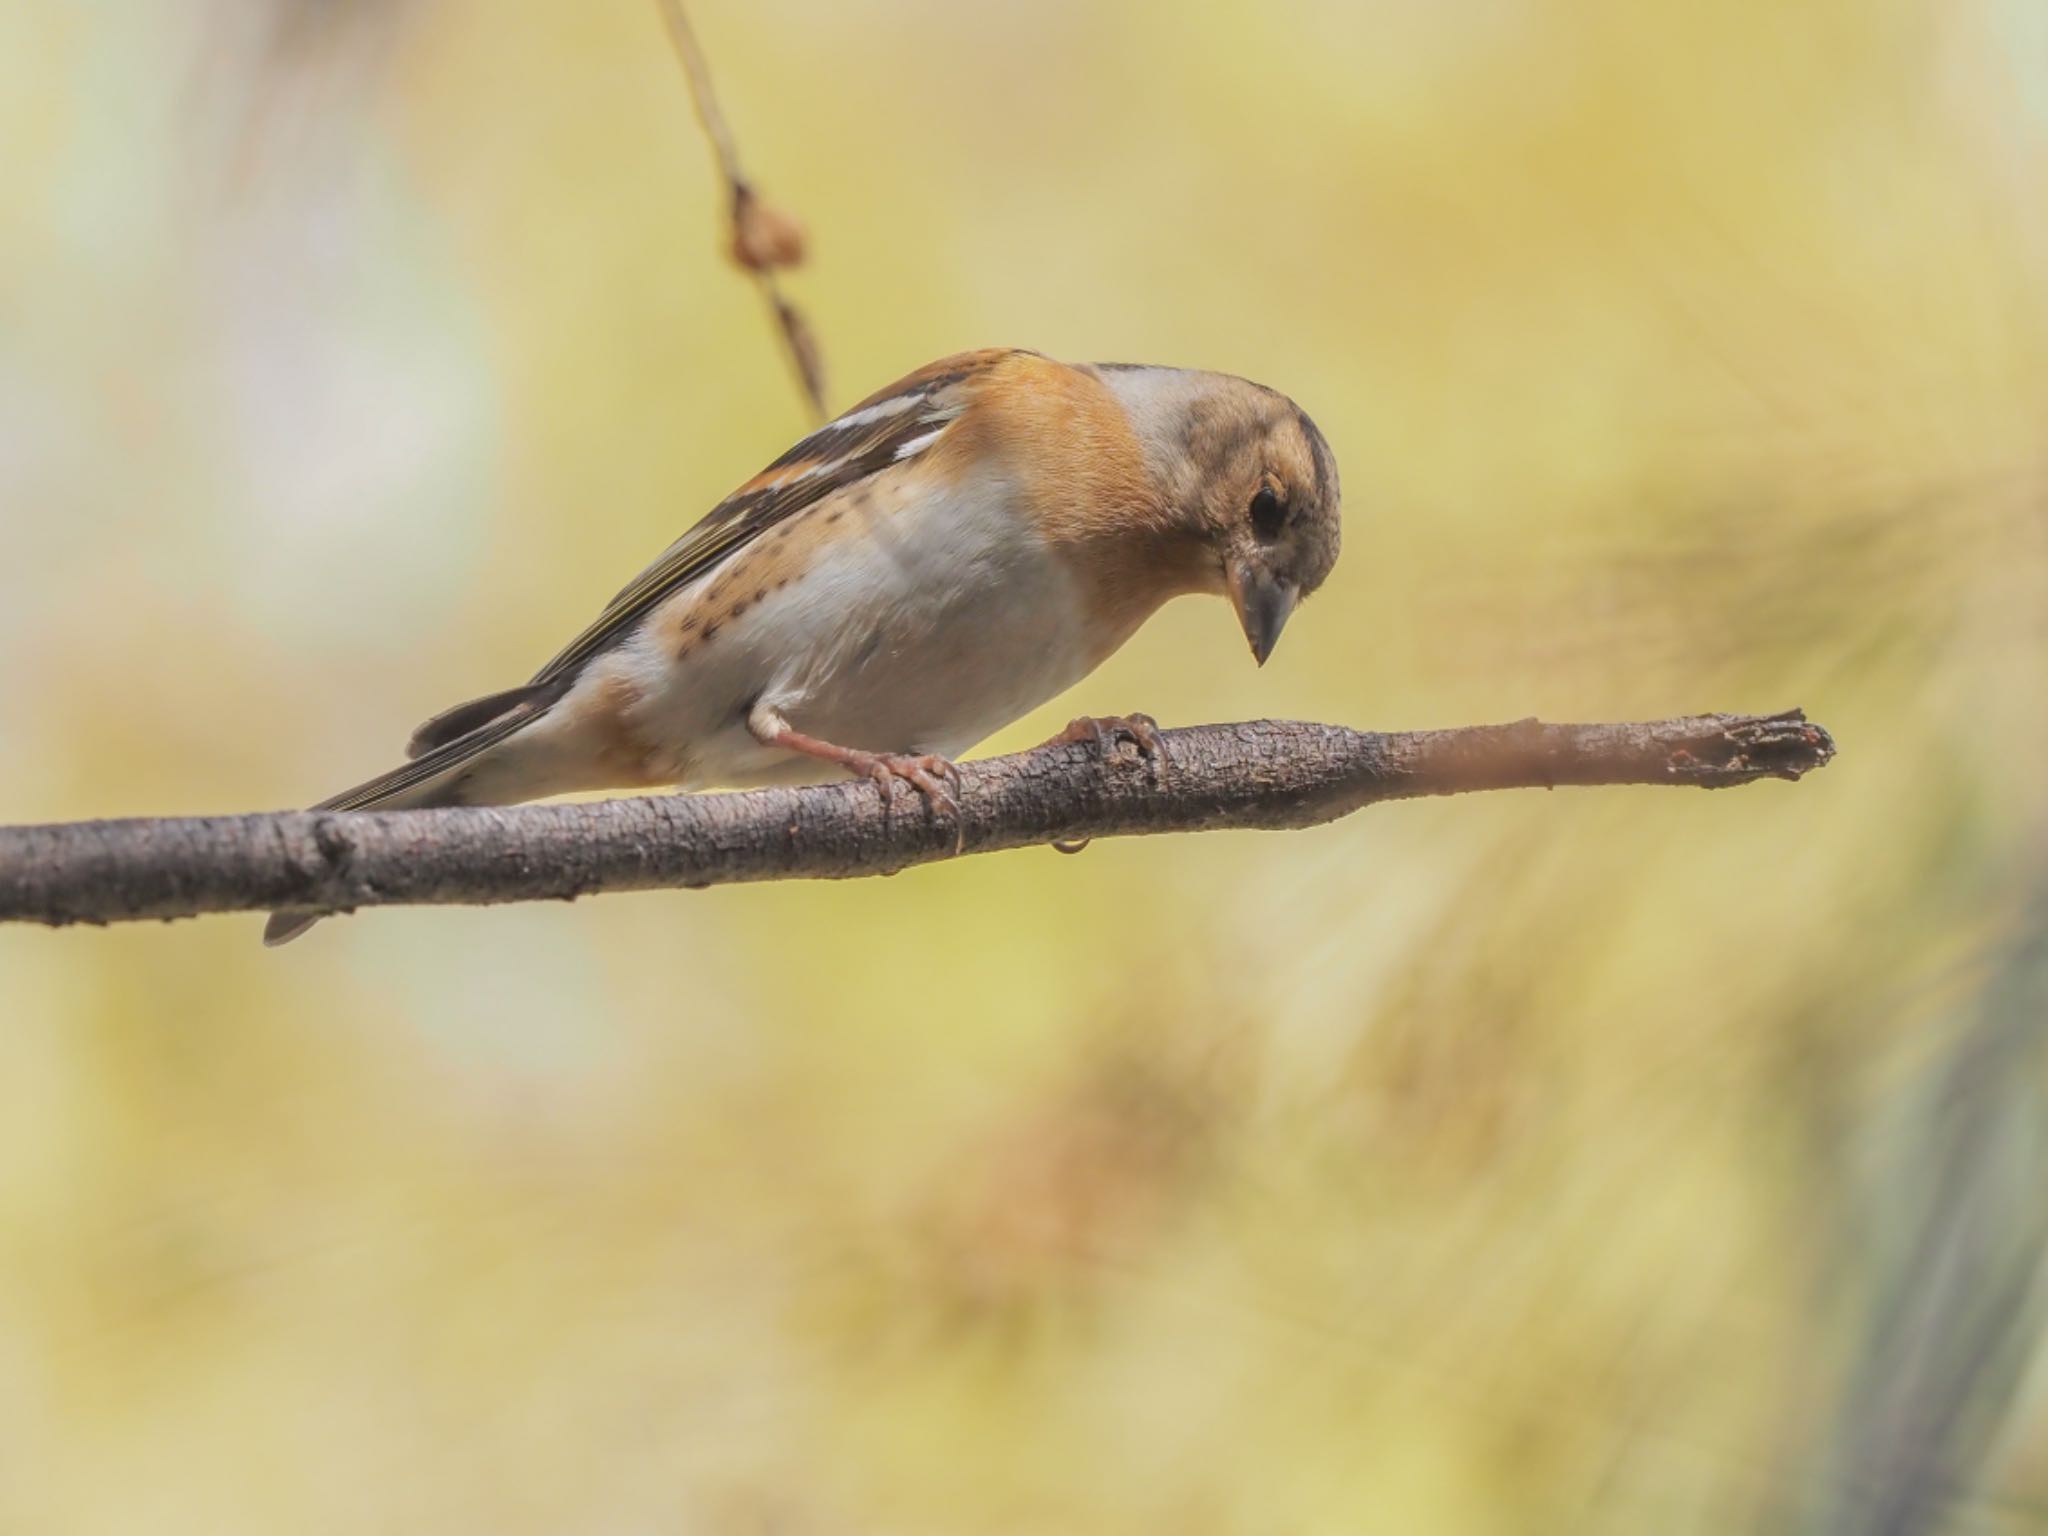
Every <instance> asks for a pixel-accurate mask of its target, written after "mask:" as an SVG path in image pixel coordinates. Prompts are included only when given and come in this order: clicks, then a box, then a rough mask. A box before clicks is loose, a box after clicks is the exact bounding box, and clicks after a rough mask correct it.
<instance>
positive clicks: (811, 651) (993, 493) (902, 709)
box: [619, 484, 1100, 787]
mask: <svg viewBox="0 0 2048 1536" xmlns="http://www.w3.org/2000/svg"><path fill="white" fill-rule="evenodd" d="M1010 494H1011V493H1010V491H1009V488H1008V487H1007V486H1004V485H1001V484H993V485H988V486H984V487H982V488H981V489H980V490H979V491H978V492H977V493H975V494H972V495H960V494H956V495H953V496H950V497H948V496H933V495H930V494H927V495H926V496H924V497H923V498H921V499H919V500H918V501H917V502H916V503H915V504H913V505H910V506H906V507H903V508H901V509H897V510H893V511H889V512H886V513H879V514H877V515H875V516H873V517H871V518H870V519H868V520H867V522H866V523H865V525H864V526H862V527H860V528H859V529H858V530H857V531H854V532H851V533H850V534H849V535H848V536H846V537H843V538H839V539H836V540H834V541H832V542H831V543H830V544H828V545H827V546H825V548H824V550H823V551H822V552H821V553H820V554H819V555H818V556H817V557H816V559H815V560H814V561H813V563H812V564H811V566H810V568H809V569H808V570H806V571H805V572H804V574H803V575H802V577H801V579H798V580H794V581H792V582H791V584H790V585H789V586H788V587H787V588H785V589H784V590H782V591H779V592H771V593H770V594H769V595H768V596H767V597H766V598H764V599H762V600H761V601H760V602H759V603H758V604H756V605H755V606H754V607H753V608H751V609H750V610H749V611H748V612H747V613H746V614H745V616H744V619H743V621H742V622H740V623H736V624H734V625H731V626H729V628H728V629H727V630H726V631H724V632H721V633H720V634H719V636H718V637H717V638H716V640H715V641H713V642H712V643H710V644H708V645H706V646H704V647H703V648H702V649H701V651H699V652H698V653H696V654H694V655H692V656H691V657H690V658H689V660H688V661H687V662H685V663H684V664H682V665H678V664H676V663H675V662H674V661H673V660H671V659H669V658H667V657H664V656H660V655H656V654H651V653H646V654H641V653H636V651H635V647H638V646H643V645H645V644H647V643H648V642H647V639H646V637H642V638H640V639H636V640H635V641H633V642H629V644H628V646H627V647H626V648H625V651H624V653H623V654H622V655H621V656H620V658H619V660H620V662H621V663H623V664H625V665H626V666H627V667H628V668H629V669H630V671H631V674H632V676H633V678H634V681H635V682H636V683H637V684H638V685H639V686H640V688H641V689H642V691H643V697H644V699H645V702H644V704H643V705H642V706H641V707H640V708H639V709H637V710H635V711H634V714H635V717H636V724H637V725H638V726H639V727H640V728H641V729H642V730H645V731H648V732H649V733H650V734H656V735H658V736H659V737H660V738H662V739H663V740H664V741H672V742H673V743H674V746H675V748H676V753H677V760H678V761H679V763H681V764H684V765H686V767H685V771H684V781H685V782H686V783H688V784H689V785H690V786H692V787H697V786H703V785H715V784H731V785H745V784H763V783H788V782H797V781H802V780H812V779H821V778H830V777H834V776H835V770H833V769H831V768H830V767H829V766H828V765H824V764H820V763H818V762H815V761H813V760H811V759H807V758H802V757H798V756H796V755H794V754H792V753H789V752H787V751H784V750H780V749H776V748H770V747H764V746H762V745H761V744H760V743H759V742H758V741H756V740H755V739H754V737H753V735H752V733H751V732H750V731H749V730H748V729H747V724H746V718H747V715H748V713H749V712H750V711H751V710H752V709H753V707H754V706H755V705H756V703H762V704H766V705H767V706H768V707H769V708H772V709H774V710H775V711H777V712H778V713H779V714H781V715H782V717H783V718H784V719H786V720H787V721H788V722H789V724H790V725H791V727H793V728H794V729H796V730H798V731H801V732H803V733H804V734H806V735H809V736H815V737H818V738H820V739H822V740H825V741H829V742H833V743H835V744H837V745H839V746H847V747H860V748H864V749H866V750H869V751H876V752H938V753H943V754H945V755H946V756H949V757H950V756H956V755H958V754H959V753H962V752H965V751H966V750H967V749H968V748H970V747H972V746H973V745H974V744H975V743H976V742H978V741H980V740H981V739H982V738H983V737H985V736H987V735H988V734H989V733H990V732H992V731H995V730H998V729H1000V728H1001V727H1003V726H1005V725H1007V724H1009V723H1010V722H1011V721H1013V720H1015V719H1017V718H1018V717H1020V716H1022V715H1024V714H1027V713H1029V712H1030V711H1031V710H1033V709H1035V708H1037V707H1038V706H1039V705H1040V704H1043V703H1044V702H1045V701H1046V700H1048V699H1050V698H1052V697H1053V696H1054V695H1056V694H1058V693H1060V692H1061V691H1062V690H1064V689H1066V688H1068V687H1070V686H1072V685H1073V684H1074V683H1076V682H1078V681H1079V680H1080V679H1081V678H1082V677H1083V676H1085V675H1086V674H1087V672H1088V671H1089V670H1091V669H1092V668H1093V666H1094V665H1095V663H1096V662H1097V661H1098V660H1099V659H1100V658H1099V657H1093V656H1089V655H1087V654H1085V652H1084V648H1083V644H1082V638H1081V637H1082V635H1083V632H1084V626H1083V624H1082V621H1081V615H1080V613H1079V612H1078V611H1077V607H1076V600H1075V595H1074V591H1073V583H1072V578H1071V577H1070V576H1068V574H1067V573H1066V571H1065V570H1064V569H1063V568H1062V567H1061V566H1060V564H1059V563H1058V560H1057V559H1056V557H1055V556H1053V555H1052V554H1051V552H1050V551H1048V550H1047V549H1046V548H1045V547H1044V545H1043V543H1042V542H1041V541H1039V540H1038V539H1037V538H1036V537H1035V536H1033V535H1032V534H1031V533H1030V529H1029V525H1028V524H1027V523H1026V522H1024V521H1023V520H1022V519H1020V518H1019V517H1018V516H1017V515H1016V513H1015V512H1013V511H1012V510H1011V509H1010V506H1009V504H1008V503H1009V498H1010ZM688 600H689V598H688V597H687V596H679V597H678V599H677V601H679V602H681V601H688Z"/></svg>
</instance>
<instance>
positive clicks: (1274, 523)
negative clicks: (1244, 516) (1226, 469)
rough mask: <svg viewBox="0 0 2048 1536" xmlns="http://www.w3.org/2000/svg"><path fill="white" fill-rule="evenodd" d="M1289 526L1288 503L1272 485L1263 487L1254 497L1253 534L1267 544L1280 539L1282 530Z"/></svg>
mask: <svg viewBox="0 0 2048 1536" xmlns="http://www.w3.org/2000/svg"><path fill="white" fill-rule="evenodd" d="M1286 526H1287V503H1286V502H1284V501H1282V500H1281V499H1280V493H1279V492H1278V491H1276V490H1274V489H1273V487H1272V486H1270V485H1262V486H1260V487H1259V489H1258V494H1257V495H1255V496H1253V497H1252V532H1253V533H1255V534H1257V535H1258V536H1259V539H1260V540H1261V541H1262V542H1264V543H1267V544H1270V543H1272V542H1273V541H1274V540H1275V539H1277V538H1279V537H1280V530H1281V529H1282V528H1284V527H1286Z"/></svg>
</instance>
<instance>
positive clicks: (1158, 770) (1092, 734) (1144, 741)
mask: <svg viewBox="0 0 2048 1536" xmlns="http://www.w3.org/2000/svg"><path fill="white" fill-rule="evenodd" d="M1119 739H1121V740H1124V741H1128V742H1130V743H1131V745H1132V746H1134V747H1136V748H1137V749H1138V755H1139V756H1140V757H1142V758H1143V759H1144V760H1145V761H1146V762H1147V763H1148V764H1150V765H1151V768H1152V778H1153V781H1154V782H1155V783H1159V784H1164V783H1165V782H1166V773H1167V769H1168V767H1169V766H1170V765H1171V764H1172V761H1173V759H1172V758H1171V756H1169V755H1168V753H1167V750H1166V739H1165V738H1164V737H1163V736H1161V735H1160V734H1159V722H1158V721H1157V720H1154V719H1153V718H1152V717H1151V716H1150V715H1101V716H1096V715H1083V716H1082V717H1081V718H1080V719H1078V720H1075V721H1073V722H1071V723H1070V724H1069V725H1068V726H1067V728H1066V729H1065V730H1064V731H1061V732H1060V733H1059V735H1057V736H1055V737H1053V739H1052V740H1051V741H1048V742H1047V743H1045V745H1047V746H1048V747H1058V746H1072V745H1075V744H1077V743H1078V744H1080V745H1082V746H1092V747H1093V748H1094V749H1095V755H1096V756H1097V757H1099V758H1101V759H1102V760H1103V761H1104V762H1107V761H1109V756H1110V754H1111V753H1112V752H1114V751H1115V750H1116V744H1117V742H1118V740H1119Z"/></svg>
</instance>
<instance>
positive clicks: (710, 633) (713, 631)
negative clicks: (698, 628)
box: [704, 622, 718, 641]
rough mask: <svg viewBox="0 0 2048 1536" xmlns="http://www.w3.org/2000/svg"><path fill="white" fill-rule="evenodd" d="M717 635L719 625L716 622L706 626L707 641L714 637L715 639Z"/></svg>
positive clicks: (705, 635) (705, 636)
mask: <svg viewBox="0 0 2048 1536" xmlns="http://www.w3.org/2000/svg"><path fill="white" fill-rule="evenodd" d="M717 633H718V625H717V624H716V623H715V622H714V623H710V624H706V625H705V626H704V638H705V639H706V640H707V641H708V640H710V639H712V638H713V637H714V636H715V635H717Z"/></svg>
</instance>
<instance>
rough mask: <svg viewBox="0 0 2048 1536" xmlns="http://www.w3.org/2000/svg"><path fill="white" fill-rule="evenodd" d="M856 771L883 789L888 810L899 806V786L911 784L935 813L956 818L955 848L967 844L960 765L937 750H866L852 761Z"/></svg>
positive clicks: (964, 794)
mask: <svg viewBox="0 0 2048 1536" xmlns="http://www.w3.org/2000/svg"><path fill="white" fill-rule="evenodd" d="M848 766H850V767H852V768H854V770H855V771H856V772H859V773H864V774H866V775H867V776H868V777H869V778H871V779H873V780H874V781H875V784H876V785H877V787H879V788H880V789H881V791H882V805H883V807H884V809H886V810H890V811H893V810H894V809H895V808H896V785H897V783H898V782H899V781H900V782H902V783H905V784H908V785H909V786H910V787H911V788H912V789H914V790H916V791H917V792H918V794H920V795H921V796H923V797H924V803H925V805H926V806H927V807H928V808H929V809H930V810H931V811H932V813H933V814H934V815H937V814H939V813H940V812H943V813H944V814H946V815H947V816H950V817H952V819H953V851H954V852H955V853H956V854H957V853H959V852H961V851H962V850H963V849H964V848H965V847H966V846H967V819H966V817H965V816H964V815H962V814H961V804H962V801H963V800H964V799H965V796H966V790H965V787H964V786H963V785H962V783H961V779H960V765H959V764H958V763H956V762H954V761H953V760H952V759H951V758H949V757H941V756H939V755H938V753H936V752H915V753H907V752H866V753H862V754H861V758H860V761H858V762H856V763H852V764H849V765H848Z"/></svg>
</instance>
